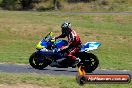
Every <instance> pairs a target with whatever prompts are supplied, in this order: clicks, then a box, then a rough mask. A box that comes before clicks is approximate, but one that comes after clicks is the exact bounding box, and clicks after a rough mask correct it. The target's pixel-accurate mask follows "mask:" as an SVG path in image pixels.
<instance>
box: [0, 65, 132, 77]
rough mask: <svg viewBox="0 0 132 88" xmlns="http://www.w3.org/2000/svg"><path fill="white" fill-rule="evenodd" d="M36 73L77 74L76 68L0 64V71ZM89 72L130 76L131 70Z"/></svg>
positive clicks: (97, 70) (131, 74)
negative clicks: (42, 67)
mask: <svg viewBox="0 0 132 88" xmlns="http://www.w3.org/2000/svg"><path fill="white" fill-rule="evenodd" d="M1 72H7V73H37V74H49V75H66V76H75V75H76V74H77V69H76V68H56V67H46V68H44V69H43V70H38V69H34V68H32V67H31V66H30V65H16V64H0V73H1ZM91 74H129V75H130V76H131V78H132V71H128V70H100V69H96V70H95V71H94V72H93V73H91Z"/></svg>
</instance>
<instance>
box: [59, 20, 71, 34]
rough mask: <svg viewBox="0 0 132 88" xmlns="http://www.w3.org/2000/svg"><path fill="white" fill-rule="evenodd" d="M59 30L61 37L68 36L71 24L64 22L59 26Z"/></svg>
mask: <svg viewBox="0 0 132 88" xmlns="http://www.w3.org/2000/svg"><path fill="white" fill-rule="evenodd" d="M61 29H62V34H63V35H68V34H69V33H70V32H71V23H69V22H64V23H63V24H62V25H61Z"/></svg>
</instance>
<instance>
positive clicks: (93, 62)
mask: <svg viewBox="0 0 132 88" xmlns="http://www.w3.org/2000/svg"><path fill="white" fill-rule="evenodd" d="M67 45H68V42H67V41H66V40H55V39H54V37H53V33H52V32H50V33H49V34H48V35H47V36H46V37H45V38H43V39H42V40H41V41H40V42H39V43H38V44H37V45H36V51H35V52H34V53H33V54H32V55H31V56H30V58H29V63H30V65H31V66H32V67H33V68H35V69H43V68H45V67H47V66H51V67H57V68H68V67H72V68H75V67H80V66H81V67H83V69H84V70H85V72H86V73H91V72H92V71H94V70H95V69H96V68H97V67H98V64H99V60H98V58H97V56H96V55H94V54H92V53H91V52H89V51H92V50H95V49H98V47H99V46H100V45H101V44H100V43H99V42H87V43H85V44H82V47H81V50H80V51H79V52H78V53H76V54H75V56H76V57H77V58H80V59H81V61H80V62H79V63H77V65H73V64H74V61H71V59H67V58H66V57H65V56H64V52H61V50H60V49H61V48H62V47H64V46H67ZM62 59H63V60H62Z"/></svg>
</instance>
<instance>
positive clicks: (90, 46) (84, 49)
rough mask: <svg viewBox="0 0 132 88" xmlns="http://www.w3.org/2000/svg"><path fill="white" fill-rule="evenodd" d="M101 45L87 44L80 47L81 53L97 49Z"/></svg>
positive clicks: (95, 43)
mask: <svg viewBox="0 0 132 88" xmlns="http://www.w3.org/2000/svg"><path fill="white" fill-rule="evenodd" d="M100 45H101V44H100V43H99V42H87V43H85V44H83V45H82V48H81V52H87V51H90V50H94V49H98V47H99V46H100Z"/></svg>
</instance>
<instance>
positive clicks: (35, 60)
mask: <svg viewBox="0 0 132 88" xmlns="http://www.w3.org/2000/svg"><path fill="white" fill-rule="evenodd" d="M45 58H46V57H42V55H38V54H37V53H33V54H32V55H31V56H30V58H29V63H30V65H31V66H32V67H33V68H35V69H40V70H41V69H43V68H45V67H47V66H48V65H49V64H50V63H51V61H50V60H48V59H45ZM40 60H41V61H40Z"/></svg>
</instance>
